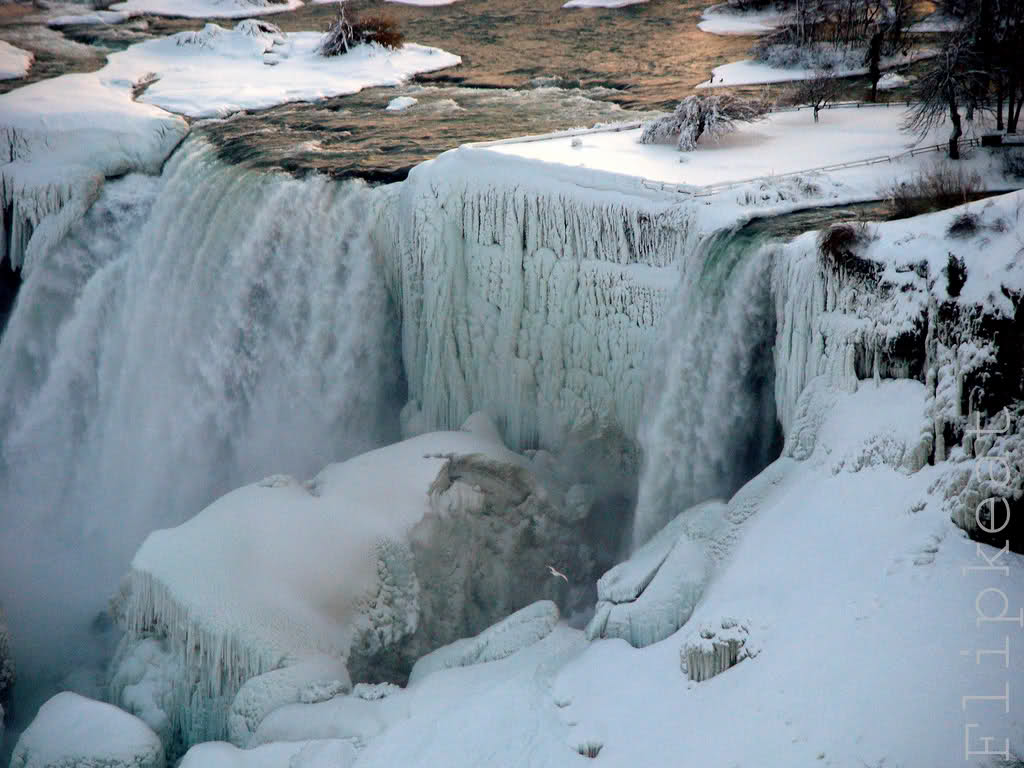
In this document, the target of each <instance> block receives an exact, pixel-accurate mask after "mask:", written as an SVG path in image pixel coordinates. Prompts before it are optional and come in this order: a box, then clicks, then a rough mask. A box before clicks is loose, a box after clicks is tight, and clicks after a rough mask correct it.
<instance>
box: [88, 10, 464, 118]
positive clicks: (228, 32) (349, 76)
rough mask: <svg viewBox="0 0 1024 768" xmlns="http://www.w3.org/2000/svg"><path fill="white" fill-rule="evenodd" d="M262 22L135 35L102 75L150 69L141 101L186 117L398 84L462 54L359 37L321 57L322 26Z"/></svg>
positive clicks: (113, 77)
mask: <svg viewBox="0 0 1024 768" xmlns="http://www.w3.org/2000/svg"><path fill="white" fill-rule="evenodd" d="M261 24H263V23H262V22H241V23H240V24H238V25H236V27H235V28H234V29H224V28H222V27H220V26H217V25H216V24H207V25H206V26H205V27H204V28H203V29H202V30H200V31H198V32H180V33H178V34H177V35H174V36H172V37H169V38H163V39H159V40H152V41H147V42H145V43H140V44H138V45H134V46H132V47H131V48H129V49H127V50H126V51H123V52H121V53H116V54H112V55H111V56H110V63H109V64H108V66H107V68H106V69H105V70H104V71H103V73H102V76H103V77H104V79H107V80H109V81H117V80H131V81H134V80H137V79H138V78H139V77H140V75H141V74H144V73H153V75H155V82H154V83H153V84H152V85H150V86H149V87H148V88H147V89H146V91H145V93H143V94H142V95H141V96H140V97H139V101H142V102H146V103H149V104H155V105H157V106H160V107H163V108H164V109H166V110H168V111H170V112H177V113H179V114H182V115H187V116H189V117H224V116H226V115H229V114H231V113H232V112H238V111H240V110H256V109H266V108H267V107H272V106H274V105H276V104H281V103H284V102H288V101H315V100H317V99H325V98H330V97H332V96H341V95H344V94H349V93H356V92H357V91H360V90H362V89H363V88H368V87H373V86H388V85H398V84H400V83H402V82H403V81H405V80H407V79H408V78H409V77H411V76H412V75H415V74H418V73H421V72H432V71H435V70H438V69H445V68H447V67H452V66H456V65H458V64H459V63H460V62H461V61H462V60H461V59H460V58H459V57H458V56H455V55H453V54H451V53H448V52H446V51H442V50H441V49H439V48H429V47H427V46H423V45H417V44H416V43H406V44H405V45H404V46H403V47H402V48H401V49H399V50H397V51H393V50H389V49H386V48H382V47H380V46H377V45H361V46H357V47H356V48H354V49H353V50H352V51H350V52H349V53H347V54H345V55H343V56H336V57H325V56H321V55H320V54H319V53H318V51H317V48H318V46H319V43H320V39H321V37H322V35H321V34H320V33H318V32H294V33H291V34H283V33H281V32H280V31H278V30H277V29H276V28H274V27H270V26H267V25H265V24H263V26H262V27H261Z"/></svg>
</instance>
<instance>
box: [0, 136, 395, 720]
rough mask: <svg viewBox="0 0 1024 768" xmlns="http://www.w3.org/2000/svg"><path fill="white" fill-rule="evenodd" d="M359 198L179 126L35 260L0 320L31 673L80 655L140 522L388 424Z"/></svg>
mask: <svg viewBox="0 0 1024 768" xmlns="http://www.w3.org/2000/svg"><path fill="white" fill-rule="evenodd" d="M379 199H380V197H379V195H378V194H377V193H376V192H374V191H373V190H370V189H368V188H367V187H366V186H365V185H363V184H361V183H357V182H345V183H338V182H334V181H330V180H328V179H325V178H321V177H312V178H309V179H305V180H297V179H293V178H290V177H287V176H283V175H278V174H266V173H265V172H261V171H255V170H252V169H247V168H246V167H245V166H227V165H225V164H222V163H221V162H219V161H218V160H217V158H216V155H215V152H214V150H213V149H212V148H210V147H209V146H208V145H207V144H206V143H205V142H204V140H203V139H201V138H190V139H189V140H188V141H187V142H186V143H185V144H184V145H183V146H182V147H181V148H179V150H178V152H177V153H176V154H175V155H174V156H173V157H172V159H171V160H170V161H169V162H168V163H167V166H166V167H165V169H164V173H163V175H162V177H160V178H158V179H154V178H143V177H135V176H129V177H125V178H123V179H119V180H115V181H111V182H110V183H108V184H107V185H106V187H105V188H104V190H103V192H102V194H101V195H100V198H99V200H98V201H97V203H96V204H95V205H94V206H93V207H92V209H91V210H90V211H89V212H88V214H87V215H86V217H85V218H84V219H83V220H81V221H80V222H78V223H77V224H76V225H74V226H73V227H72V229H71V231H70V232H69V234H68V236H67V237H66V238H65V239H64V240H63V242H62V243H61V244H60V245H59V247H56V248H54V249H52V250H50V251H49V252H48V253H46V254H45V256H41V257H40V258H39V259H38V260H37V262H36V264H35V267H34V269H33V270H32V271H31V273H30V274H29V275H28V276H27V279H26V281H25V284H24V285H23V286H22V289H21V293H20V294H19V297H18V300H17V302H16V304H15V307H14V310H13V312H12V314H11V316H10V319H9V322H8V325H7V328H6V330H5V332H4V335H3V337H2V339H0V392H2V393H3V394H2V397H0V509H3V512H4V527H5V531H4V535H3V536H0V542H2V543H0V585H2V587H0V589H2V594H0V602H3V603H4V605H5V607H6V608H7V609H8V614H9V617H10V623H11V625H12V628H17V630H16V632H14V633H12V634H13V639H14V642H15V643H16V644H17V648H16V652H17V653H18V655H19V657H20V660H19V663H20V664H22V665H23V666H22V669H25V668H26V666H27V667H28V668H29V669H32V668H35V676H36V679H37V680H38V679H39V677H38V676H39V675H41V674H42V675H48V676H50V679H49V680H48V681H46V680H44V681H41V682H40V685H41V686H42V687H46V686H52V687H56V685H57V684H58V683H59V682H60V681H59V680H58V679H57V676H58V673H64V672H67V671H68V668H69V667H71V666H72V665H74V666H82V665H83V664H85V663H87V662H88V659H85V658H83V656H88V655H89V652H87V651H85V650H83V649H86V648H89V646H90V642H89V641H88V640H87V637H86V632H87V628H88V626H89V623H90V621H91V620H92V619H93V617H94V616H96V615H97V613H98V612H99V611H100V610H101V609H102V608H103V606H104V604H105V601H106V600H107V599H108V598H109V597H110V596H111V594H112V593H113V592H114V590H115V588H116V586H117V579H118V577H119V576H120V575H121V574H122V573H123V572H124V571H125V569H126V567H127V565H128V559H129V557H130V555H131V553H132V552H133V551H134V550H135V548H136V547H137V546H138V545H139V543H140V542H141V541H142V539H143V538H144V537H145V535H146V534H147V533H149V532H150V531H151V530H153V529H155V528H158V527H166V526H171V525H175V524H177V523H179V522H181V521H182V520H184V519H186V518H187V517H189V516H191V515H193V514H195V513H196V512H198V511H199V510H200V509H202V508H203V507H204V506H205V505H206V504H208V503H209V502H210V501H212V500H213V499H214V498H216V497H217V496H219V495H220V494H222V493H224V492H226V491H228V490H230V489H232V488H235V487H237V486H239V485H242V484H244V483H247V482H251V481H253V480H257V479H259V478H260V477H263V476H265V475H267V474H270V473H272V472H290V473H293V474H295V475H297V476H299V477H307V476H310V475H311V474H312V473H313V472H314V471H316V470H318V469H319V468H320V467H322V466H323V465H324V464H326V463H328V462H330V461H336V460H341V459H345V458H347V457H349V456H351V455H353V454H355V453H358V452H361V451H364V450H367V449H369V448H371V447H375V446H377V445H380V444H382V443H385V442H389V441H391V440H392V439H395V438H397V432H398V424H397V412H398V409H399V406H400V403H401V399H402V395H403V394H404V393H403V391H402V384H401V373H400V370H401V369H400V362H399V360H398V344H397V333H398V329H397V322H396V319H395V318H396V315H395V313H394V312H393V310H392V307H391V303H390V299H389V297H388V294H387V290H386V287H385V284H384V278H383V271H382V270H380V269H379V268H378V267H379V263H378V260H377V258H376V254H375V251H374V249H373V246H372V242H371V237H370V229H371V225H372V222H373V220H374V219H375V215H376V210H377V206H378V205H379ZM94 650H95V648H94ZM58 662H59V663H58ZM58 668H59V669H58ZM30 676H33V675H32V673H31V672H30V673H29V674H26V675H25V678H27V677H30ZM25 678H23V679H25ZM62 687H66V686H62ZM23 693H26V694H27V693H29V692H28V691H24V692H23ZM25 709H26V710H28V709H29V706H26V707H25Z"/></svg>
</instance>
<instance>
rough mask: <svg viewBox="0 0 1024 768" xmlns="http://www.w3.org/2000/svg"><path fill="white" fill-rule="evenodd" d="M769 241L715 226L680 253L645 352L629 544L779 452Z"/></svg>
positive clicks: (729, 487) (726, 489)
mask: <svg viewBox="0 0 1024 768" xmlns="http://www.w3.org/2000/svg"><path fill="white" fill-rule="evenodd" d="M774 342H775V306H774V304H773V302H772V299H771V249H770V248H769V247H767V246H766V245H764V239H763V238H762V237H760V236H755V235H750V234H747V233H744V232H742V231H741V232H732V231H727V232H720V233H718V234H716V235H714V236H712V237H709V238H707V239H706V240H704V241H703V242H702V243H701V244H700V246H698V248H697V249H696V251H695V252H694V253H692V254H690V255H688V257H687V262H686V265H685V269H684V274H683V278H682V281H681V282H680V285H679V288H678V290H677V293H676V295H675V297H674V298H673V300H672V301H671V302H670V309H669V311H668V312H667V314H666V317H665V320H664V321H663V323H662V325H661V329H660V332H659V339H658V342H657V344H656V347H655V351H654V354H653V355H652V359H651V362H650V367H649V368H648V370H649V371H650V378H649V381H648V385H647V392H646V401H645V406H644V419H643V423H642V424H641V427H640V430H639V439H640V443H641V445H642V447H643V450H644V466H643V469H642V472H641V476H640V489H639V499H638V501H637V509H636V516H635V519H634V533H633V539H634V546H638V545H640V544H642V543H643V542H645V541H647V540H648V539H649V538H650V537H651V536H652V535H654V534H655V533H656V532H657V531H658V530H659V529H660V528H661V527H662V526H664V525H665V524H666V523H667V522H668V521H669V520H671V519H672V518H673V517H674V516H676V515H677V514H679V513H680V512H682V511H683V510H684V509H687V508H688V507H691V506H693V505H694V504H696V503H698V502H701V501H704V500H706V499H711V498H723V499H727V498H728V497H729V496H730V495H731V494H732V493H733V492H735V491H736V490H738V489H739V487H740V486H741V485H742V484H743V483H744V482H745V481H746V480H749V479H750V478H751V477H753V476H754V475H755V474H756V473H757V472H758V471H760V470H761V469H762V468H763V467H764V466H766V465H767V464H768V463H769V462H770V461H771V460H772V459H773V458H774V457H775V455H777V453H778V447H779V446H778V439H779V437H778V435H779V433H778V427H777V420H776V416H775V398H774V363H773V360H772V353H771V350H772V346H773V344H774Z"/></svg>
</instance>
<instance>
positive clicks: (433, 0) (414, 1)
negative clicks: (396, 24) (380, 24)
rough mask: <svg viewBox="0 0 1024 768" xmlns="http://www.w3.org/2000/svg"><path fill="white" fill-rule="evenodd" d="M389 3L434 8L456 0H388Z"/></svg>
mask: <svg viewBox="0 0 1024 768" xmlns="http://www.w3.org/2000/svg"><path fill="white" fill-rule="evenodd" d="M388 2H389V3H401V4H402V5H419V6H422V7H424V8H432V7H434V6H438V5H451V4H452V3H454V2H456V0H388Z"/></svg>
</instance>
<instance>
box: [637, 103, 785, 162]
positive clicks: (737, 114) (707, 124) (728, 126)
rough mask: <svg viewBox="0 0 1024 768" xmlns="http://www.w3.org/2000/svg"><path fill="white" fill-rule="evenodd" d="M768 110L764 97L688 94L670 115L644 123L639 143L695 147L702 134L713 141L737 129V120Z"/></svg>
mask: <svg viewBox="0 0 1024 768" xmlns="http://www.w3.org/2000/svg"><path fill="white" fill-rule="evenodd" d="M769 109H770V105H769V104H768V102H767V100H765V99H745V98H741V97H739V96H733V95H731V94H717V93H713V94H698V95H695V96H687V97H686V98H685V99H683V100H682V101H681V102H679V105H678V106H677V107H676V109H675V111H674V112H673V113H672V114H671V115H667V116H665V117H660V118H657V119H656V120H652V121H650V122H649V123H647V124H646V125H644V130H643V133H641V134H640V143H641V144H668V143H672V142H675V143H676V144H677V146H678V147H679V150H680V151H681V152H690V151H692V150H694V149H696V148H697V141H698V140H699V139H700V137H701V136H704V135H705V134H706V135H708V136H711V137H712V138H713V139H715V140H716V141H717V140H718V139H719V138H721V137H722V136H724V135H726V134H728V133H731V132H732V131H734V130H736V125H737V123H744V122H753V121H755V120H760V119H761V118H762V117H764V116H765V115H766V114H767V113H768V111H769Z"/></svg>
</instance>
